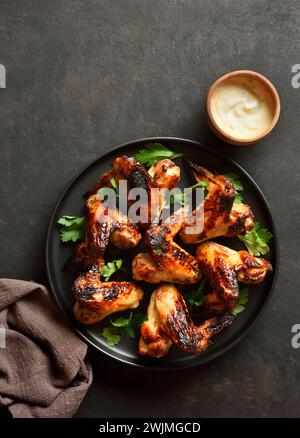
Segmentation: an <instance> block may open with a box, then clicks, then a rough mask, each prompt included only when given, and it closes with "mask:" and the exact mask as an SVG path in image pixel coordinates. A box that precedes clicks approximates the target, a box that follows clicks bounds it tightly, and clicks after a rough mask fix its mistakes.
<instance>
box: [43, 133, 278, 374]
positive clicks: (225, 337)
mask: <svg viewBox="0 0 300 438" xmlns="http://www.w3.org/2000/svg"><path fill="white" fill-rule="evenodd" d="M153 141H155V142H161V143H163V144H164V145H166V146H168V147H170V148H171V149H174V150H175V151H178V152H183V153H184V154H185V156H186V157H187V158H189V159H190V160H192V161H194V162H196V163H199V164H201V165H203V166H204V167H207V168H208V169H210V170H212V171H218V172H220V173H227V172H235V173H237V174H239V175H240V177H241V180H242V182H243V184H244V187H245V191H244V199H245V201H246V202H247V203H248V204H250V205H251V207H252V210H253V212H254V215H255V219H256V220H258V221H259V222H260V223H261V224H262V225H263V226H266V227H268V228H269V229H270V230H271V231H272V232H273V234H274V235H275V236H276V233H275V229H274V223H273V219H272V215H271V212H270V209H269V207H268V204H267V201H266V199H265V197H264V195H263V194H262V192H261V190H260V189H259V187H258V186H257V184H256V183H255V182H254V181H253V180H252V178H251V177H250V176H249V175H248V174H247V172H245V170H244V169H242V168H241V167H240V166H239V165H238V164H236V163H235V162H234V161H230V160H228V159H225V158H224V157H222V156H221V155H219V154H218V153H216V152H214V151H212V150H210V149H208V148H207V147H205V146H204V145H202V144H200V143H197V142H195V141H191V140H184V139H180V138H170V137H157V138H156V137H155V138H146V139H142V140H137V141H133V142H130V143H127V144H125V145H122V146H119V147H117V148H115V149H114V150H112V151H110V152H109V153H107V154H105V155H102V156H101V157H99V158H98V159H97V160H95V161H93V162H92V163H91V164H89V165H88V166H86V167H85V168H84V169H82V170H81V172H80V173H79V174H78V175H77V176H76V177H75V178H74V179H72V181H71V182H70V183H69V184H68V186H67V187H66V189H65V190H64V192H63V194H62V196H61V197H60V199H59V201H58V203H57V205H56V207H55V209H54V212H53V214H52V217H51V221H50V225H49V230H48V237H47V246H46V263H47V272H48V278H49V282H50V286H51V288H52V290H53V293H54V296H55V298H56V300H57V303H58V304H59V306H60V308H61V309H62V310H63V312H64V313H65V315H66V316H67V318H68V319H69V320H70V322H71V324H72V325H73V327H74V328H75V330H76V331H77V333H78V334H79V335H80V336H81V337H82V338H83V339H84V340H85V341H86V342H87V343H89V344H90V345H92V346H93V347H95V348H96V349H98V350H100V351H101V352H103V353H105V354H107V355H108V356H110V357H113V358H115V359H118V360H119V361H122V362H125V363H128V364H131V365H137V366H144V367H152V368H153V367H155V368H167V369H170V368H173V369H174V368H184V367H188V366H195V365H199V364H202V363H204V362H208V361H210V360H212V359H214V358H216V357H218V356H220V355H221V354H223V353H225V352H226V351H227V350H229V349H230V348H232V347H233V346H234V345H236V344H237V343H238V342H239V341H241V340H242V339H243V338H244V336H245V335H246V334H247V333H248V332H249V330H250V329H251V328H252V327H253V325H254V323H255V322H256V321H257V319H258V317H259V316H260V315H261V313H262V311H263V309H264V308H265V306H266V304H267V302H268V301H269V298H270V296H271V290H272V287H273V285H274V282H275V277H276V272H277V265H278V247H277V241H276V237H274V238H273V239H272V241H271V252H270V257H269V259H270V261H271V263H272V265H273V268H274V271H273V273H272V274H269V275H268V276H267V278H266V279H265V281H264V282H263V283H261V284H259V285H256V286H253V287H251V289H250V297H249V301H248V304H247V307H246V310H245V311H244V312H242V313H241V314H240V315H239V316H238V318H237V319H236V320H235V321H234V323H233V324H232V325H231V326H230V327H228V328H226V329H225V330H224V331H222V332H221V333H220V334H218V335H217V336H216V337H215V338H214V341H213V343H212V345H211V346H210V348H209V349H208V350H207V351H205V352H204V353H201V354H200V355H185V354H184V353H182V352H180V351H178V350H177V349H176V348H175V347H172V348H171V350H170V352H169V354H168V355H167V356H166V357H165V358H163V359H159V360H154V359H149V358H141V357H139V356H138V354H137V340H135V339H130V338H128V337H126V338H125V337H124V338H123V339H122V341H121V342H120V344H119V345H118V346H117V347H109V346H108V345H107V344H106V343H105V341H104V339H102V338H101V337H100V336H99V332H100V329H101V327H102V326H103V325H105V321H102V322H101V323H100V324H96V325H94V326H83V325H79V324H78V323H77V322H76V320H75V319H74V317H73V314H72V305H73V297H72V294H71V292H70V290H71V286H72V283H73V281H74V278H75V277H76V275H77V274H78V272H74V268H72V267H67V268H66V267H65V265H66V261H67V260H68V259H69V258H70V257H71V255H72V253H73V251H74V245H69V244H62V243H61V242H60V239H59V231H58V227H57V220H58V218H59V217H60V216H63V215H80V214H81V212H82V208H83V206H84V199H83V195H84V193H86V191H87V190H88V189H89V188H90V187H91V186H92V185H93V184H94V183H95V181H96V180H97V178H98V176H99V175H100V174H102V173H103V172H105V171H106V170H108V169H109V168H110V165H111V163H112V161H113V159H114V158H116V157H117V156H118V155H120V154H127V155H134V154H135V153H136V152H137V150H138V149H140V148H141V147H142V146H143V145H144V144H146V143H149V142H153ZM177 160H178V162H179V160H181V159H177ZM181 167H182V169H184V168H185V167H186V166H185V165H184V164H183V163H182V166H181ZM193 183H194V181H193V180H192V179H191V177H190V175H189V173H188V171H187V170H184V171H183V172H182V179H181V183H180V186H181V187H188V186H190V185H192V184H193ZM217 241H218V242H219V243H223V244H225V245H227V246H229V247H231V248H234V249H242V248H243V245H242V243H241V242H240V241H239V240H238V239H226V238H219V239H217ZM127 259H128V260H127V262H128V263H130V260H129V257H128V255H127ZM64 267H65V268H64ZM154 288H155V286H148V287H147V289H148V291H147V290H146V291H145V296H144V299H143V302H142V305H141V310H143V311H145V310H146V308H147V303H148V301H149V297H150V293H151V290H154Z"/></svg>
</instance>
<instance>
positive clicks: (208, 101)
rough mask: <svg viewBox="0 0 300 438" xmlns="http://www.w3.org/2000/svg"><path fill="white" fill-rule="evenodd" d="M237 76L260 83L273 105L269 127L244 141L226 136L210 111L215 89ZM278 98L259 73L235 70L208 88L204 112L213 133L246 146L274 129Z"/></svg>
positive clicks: (278, 104) (270, 84) (278, 110)
mask: <svg viewBox="0 0 300 438" xmlns="http://www.w3.org/2000/svg"><path fill="white" fill-rule="evenodd" d="M238 76H244V77H249V78H251V79H256V80H257V81H259V82H261V83H262V84H263V85H264V86H265V87H266V88H267V89H268V90H269V92H270V94H271V96H272V98H273V105H274V114H273V118H272V121H271V123H270V125H269V127H268V128H267V129H266V130H265V131H263V132H262V133H261V134H259V135H256V136H254V137H248V138H245V139H241V138H239V137H234V136H233V135H230V134H228V133H227V132H226V131H224V130H223V129H222V128H220V127H219V125H218V124H217V123H216V122H215V119H214V117H213V113H212V110H211V98H212V95H213V93H214V92H215V90H216V88H217V87H218V86H219V85H220V84H221V83H223V82H225V81H227V80H228V79H231V78H234V77H238ZM280 109H281V105H280V98H279V94H278V92H277V90H276V88H275V86H274V85H273V84H272V82H271V81H270V80H269V79H268V78H266V77H265V76H264V75H262V74H261V73H258V72H255V71H252V70H235V71H232V72H229V73H226V74H224V75H223V76H220V77H219V78H218V79H217V80H216V81H215V82H214V83H213V84H212V85H211V87H210V88H209V90H208V94H207V98H206V111H207V114H208V118H209V122H210V123H211V125H212V128H213V130H214V131H216V132H215V133H216V134H218V133H219V134H220V135H221V137H222V138H223V139H225V141H226V140H228V141H229V142H230V143H231V142H232V143H233V144H240V145H247V144H250V143H255V142H256V141H259V140H261V139H262V138H264V137H265V136H266V135H268V134H269V133H270V132H271V131H272V129H273V128H274V127H275V125H276V123H277V122H278V119H279V115H280Z"/></svg>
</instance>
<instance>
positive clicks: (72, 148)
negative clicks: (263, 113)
mask: <svg viewBox="0 0 300 438" xmlns="http://www.w3.org/2000/svg"><path fill="white" fill-rule="evenodd" d="M299 26H300V5H299V2H297V1H291V0H289V1H284V2H283V1H277V0H276V1H272V2H270V1H263V0H261V1H253V0H252V1H248V0H247V1H246V0H240V1H234V0H233V1H231V0H224V1H220V0H217V1H211V0H202V1H200V0H199V1H197V0H194V1H192V0H185V1H183V0H182V1H179V0H178V1H176V0H114V1H110V0H107V1H106V0H105V1H104V0H103V1H100V0H98V1H96V0H81V1H79V0H74V1H66V0H53V1H51V2H37V1H33V0H26V1H22V2H21V1H17V0H1V3H0V64H4V65H5V66H6V69H7V88H6V89H1V90H0V139H1V143H0V199H1V204H0V205H1V209H0V242H1V255H0V262H1V263H0V275H1V276H6V277H16V278H22V279H34V280H37V281H40V282H45V281H46V278H45V264H44V246H45V236H46V231H47V225H48V221H49V218H50V213H51V211H52V209H53V206H54V203H55V202H56V199H57V198H58V196H59V194H60V193H61V191H62V190H63V188H64V186H65V184H66V183H67V182H68V180H69V179H70V178H71V177H72V176H73V174H74V173H76V172H77V171H78V170H79V169H80V168H81V167H82V166H83V165H85V164H86V163H87V162H89V161H91V160H92V159H93V158H95V157H97V156H98V155H99V154H100V153H101V152H103V151H105V150H109V149H110V148H111V147H113V146H115V145H117V144H119V143H123V142H126V141H129V140H132V139H136V138H141V137H146V136H152V135H154V136H159V135H166V136H167V135H170V136H178V137H186V138H191V139H195V140H199V139H200V140H202V141H205V142H206V143H207V144H209V145H210V146H211V147H213V148H216V149H218V150H220V151H222V153H223V154H224V155H226V156H228V157H231V158H234V159H235V160H236V161H237V162H238V163H240V164H241V165H242V166H244V168H245V169H246V170H247V171H248V172H249V173H250V174H251V175H252V176H253V177H254V178H255V180H256V181H257V183H258V184H259V185H260V187H261V188H262V190H263V191H264V193H265V195H266V196H267V198H268V200H269V203H270V206H271V208H272V211H273V214H274V217H275V219H276V222H277V226H278V232H279V239H280V243H281V269H280V273H279V278H278V282H277V287H276V290H275V294H274V296H273V299H272V301H271V304H270V305H269V307H268V309H267V311H266V312H265V315H264V317H263V318H262V319H261V321H260V322H259V323H258V324H257V326H256V327H255V329H254V331H253V332H252V333H251V334H250V335H249V336H248V337H247V338H246V340H245V341H244V342H243V343H242V344H241V345H239V346H238V347H236V348H235V349H234V350H233V351H231V352H229V353H227V354H226V355H225V356H223V357H221V358H220V359H218V360H216V361H215V362H213V363H210V364H208V365H205V366H202V367H200V368H196V369H192V370H188V371H182V372H174V373H147V372H145V371H142V370H139V369H131V368H127V367H125V366H122V365H119V364H117V363H115V362H112V361H109V360H107V359H106V358H104V357H103V356H101V355H100V354H98V353H95V352H92V351H91V352H90V358H91V360H92V363H93V367H94V374H95V379H94V384H93V387H92V388H91V390H90V392H89V394H88V395H87V397H86V399H85V400H84V402H83V403H82V406H81V408H80V410H79V412H78V416H88V417H92V416H93V417H94V416H100V417H104V416H108V417H111V416H161V417H167V416H259V417H265V416H284V417H291V416H298V415H299V412H300V409H299V408H300V388H299V378H300V373H299V371H300V350H293V349H292V347H291V326H292V325H293V324H295V323H300V311H299V305H300V294H299V283H300V282H299V279H300V274H299V264H300V257H299V217H300V198H299V186H300V176H299V166H300V152H299V137H300V124H299V113H300V89H298V90H297V89H293V88H292V87H291V77H292V73H291V67H292V65H293V64H297V63H299V62H300V40H299ZM240 68H247V69H253V70H258V71H260V72H261V73H263V74H265V75H266V76H268V77H270V79H271V80H272V81H273V82H274V84H275V85H276V86H277V87H278V90H279V93H280V96H281V100H282V115H281V119H280V122H279V124H278V126H277V127H276V130H275V131H274V132H273V133H272V134H271V135H270V136H269V137H268V138H267V139H266V140H264V141H262V142H261V143H259V144H257V145H254V146H250V147H248V148H244V149H239V148H236V147H231V146H228V145H225V144H223V143H221V142H219V141H217V140H216V139H215V138H214V136H213V135H212V134H211V133H210V132H209V130H208V128H207V125H206V122H205V120H204V117H203V102H204V97H205V93H206V91H207V89H208V87H209V85H210V84H211V82H212V81H213V80H214V79H216V78H217V77H218V76H219V75H221V74H222V73H225V72H227V71H230V70H235V69H240Z"/></svg>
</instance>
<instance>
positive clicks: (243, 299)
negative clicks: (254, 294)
mask: <svg viewBox="0 0 300 438" xmlns="http://www.w3.org/2000/svg"><path fill="white" fill-rule="evenodd" d="M248 298H249V288H248V287H243V289H241V290H240V294H239V298H238V300H237V303H236V305H235V308H234V309H233V311H232V312H231V315H233V316H237V315H238V314H239V313H241V312H243V311H244V310H245V307H246V304H247V303H248Z"/></svg>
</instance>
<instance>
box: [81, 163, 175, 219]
mask: <svg viewBox="0 0 300 438" xmlns="http://www.w3.org/2000/svg"><path fill="white" fill-rule="evenodd" d="M112 178H113V179H114V180H115V181H116V183H118V182H119V181H120V180H127V182H128V189H129V190H130V189H134V188H142V189H144V190H146V192H147V194H148V203H147V205H146V206H145V209H146V208H147V213H148V216H147V214H146V212H145V213H144V214H143V212H141V217H145V218H146V220H145V223H142V224H140V225H143V226H144V227H145V226H146V227H147V226H149V225H150V224H151V219H153V218H154V217H159V215H160V211H161V205H162V202H163V197H162V196H159V195H158V193H156V192H155V191H153V190H152V189H160V188H168V189H171V188H173V187H175V186H176V184H177V183H178V181H179V179H180V168H179V167H178V166H176V165H175V164H174V163H173V161H171V160H161V161H158V162H157V163H155V164H154V165H153V166H152V167H151V168H150V169H149V172H147V170H146V169H145V168H144V166H143V165H142V164H141V163H139V162H138V161H136V160H135V159H134V158H132V157H128V156H126V155H122V156H121V157H118V158H116V159H115V160H114V162H113V164H112V169H111V170H110V171H108V172H106V173H104V174H103V175H102V176H100V178H99V179H98V182H97V183H96V184H95V185H94V186H93V187H92V189H91V190H90V192H89V195H91V194H95V193H97V191H98V190H99V189H101V188H102V187H111V179H112ZM128 203H129V204H130V203H131V202H130V201H129V202H128ZM142 209H143V207H142Z"/></svg>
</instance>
